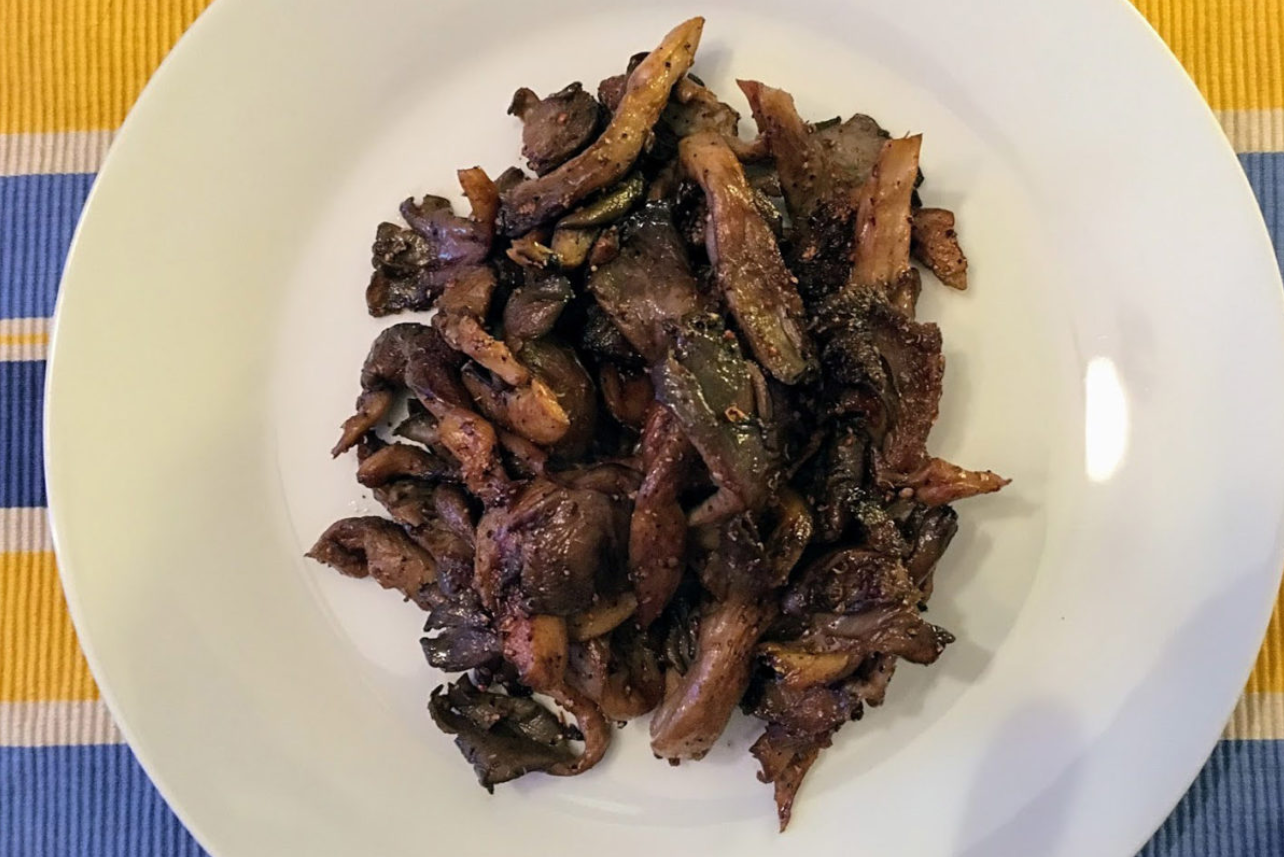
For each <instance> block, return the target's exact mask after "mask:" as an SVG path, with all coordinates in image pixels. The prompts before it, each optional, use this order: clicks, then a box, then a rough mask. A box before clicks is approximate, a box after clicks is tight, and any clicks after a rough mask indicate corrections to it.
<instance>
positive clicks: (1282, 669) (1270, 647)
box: [1244, 600, 1284, 737]
mask: <svg viewBox="0 0 1284 857" xmlns="http://www.w3.org/2000/svg"><path fill="white" fill-rule="evenodd" d="M1244 690H1245V691H1246V692H1247V693H1284V605H1282V604H1281V602H1280V601H1279V600H1277V601H1276V602H1275V613H1274V615H1272V616H1271V624H1270V626H1269V627H1268V628H1267V629H1266V639H1265V640H1264V641H1263V642H1262V650H1261V652H1260V653H1258V655H1257V664H1256V665H1255V666H1254V667H1253V675H1252V676H1251V677H1250V678H1249V680H1248V687H1246V688H1244ZM1281 737H1284V736H1281Z"/></svg>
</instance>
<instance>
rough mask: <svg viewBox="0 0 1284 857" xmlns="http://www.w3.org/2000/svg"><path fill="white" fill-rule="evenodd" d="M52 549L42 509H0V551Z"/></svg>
mask: <svg viewBox="0 0 1284 857" xmlns="http://www.w3.org/2000/svg"><path fill="white" fill-rule="evenodd" d="M51 550H53V538H52V536H50V534H49V519H48V517H47V516H46V514H45V510H44V509H34V508H30V509H0V551H4V552H6V553H12V552H16V551H24V552H34V551H51Z"/></svg>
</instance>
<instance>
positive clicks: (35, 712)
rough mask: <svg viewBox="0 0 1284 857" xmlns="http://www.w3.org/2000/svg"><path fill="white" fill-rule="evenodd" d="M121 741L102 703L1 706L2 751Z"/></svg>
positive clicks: (3, 704)
mask: <svg viewBox="0 0 1284 857" xmlns="http://www.w3.org/2000/svg"><path fill="white" fill-rule="evenodd" d="M124 741H125V739H124V738H122V737H121V734H120V730H118V729H117V728H116V724H115V723H114V722H112V719H111V712H109V711H108V710H107V706H106V705H105V704H104V703H103V702H102V701H101V700H96V701H93V702H0V746H3V747H68V746H75V745H78V744H122V743H124Z"/></svg>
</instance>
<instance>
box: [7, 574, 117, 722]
mask: <svg viewBox="0 0 1284 857" xmlns="http://www.w3.org/2000/svg"><path fill="white" fill-rule="evenodd" d="M97 698H98V688H97V686H95V685H94V680H93V677H92V676H90V674H89V666H88V664H86V663H85V658H84V655H82V654H81V653H80V647H79V646H78V645H77V643H76V632H75V630H74V629H73V628H72V626H71V617H70V616H69V615H68V614H67V605H66V602H64V601H63V597H62V587H61V586H60V585H59V583H58V569H57V566H56V565H55V563H54V555H53V552H52V551H26V552H14V553H0V702H37V701H50V700H92V699H97Z"/></svg>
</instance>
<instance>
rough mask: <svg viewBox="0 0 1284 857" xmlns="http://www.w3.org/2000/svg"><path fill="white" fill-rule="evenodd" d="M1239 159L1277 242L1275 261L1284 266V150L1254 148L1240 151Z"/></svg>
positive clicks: (1267, 224) (1273, 239)
mask: <svg viewBox="0 0 1284 857" xmlns="http://www.w3.org/2000/svg"><path fill="white" fill-rule="evenodd" d="M1239 161H1240V163H1241V164H1243V165H1244V172H1245V173H1247V174H1248V183H1249V184H1250V185H1252V186H1253V193H1255V194H1257V202H1258V204H1259V205H1260V206H1261V207H1262V216H1263V217H1264V218H1265V219H1266V228H1267V229H1268V230H1270V233H1271V240H1272V241H1274V242H1275V261H1276V262H1278V263H1279V266H1280V269H1281V270H1284V200H1281V199H1280V194H1281V188H1284V152H1251V153H1249V154H1245V155H1240V156H1239Z"/></svg>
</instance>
